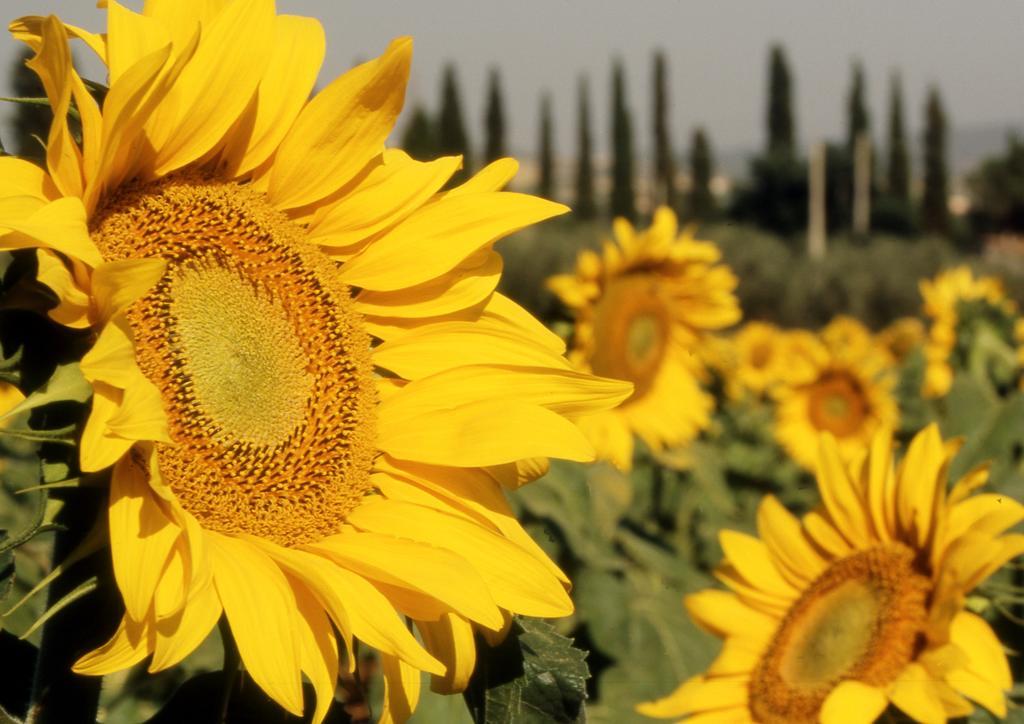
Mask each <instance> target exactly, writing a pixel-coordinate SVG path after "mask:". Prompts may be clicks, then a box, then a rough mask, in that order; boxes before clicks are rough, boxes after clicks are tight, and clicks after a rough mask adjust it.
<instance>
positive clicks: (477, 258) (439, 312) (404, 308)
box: [355, 249, 508, 326]
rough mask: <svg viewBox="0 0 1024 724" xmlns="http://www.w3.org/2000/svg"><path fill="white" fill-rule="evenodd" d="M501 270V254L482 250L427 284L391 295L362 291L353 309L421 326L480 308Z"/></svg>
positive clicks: (495, 285)
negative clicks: (436, 318) (430, 318)
mask: <svg viewBox="0 0 1024 724" xmlns="http://www.w3.org/2000/svg"><path fill="white" fill-rule="evenodd" d="M502 266H503V262H502V259H501V255H500V254H498V253H497V252H495V251H492V250H490V249H483V250H481V251H479V252H477V253H476V254H472V255H471V256H469V257H467V258H466V259H465V260H464V261H463V262H462V263H460V264H459V265H458V266H456V267H455V268H454V269H452V270H451V271H450V272H448V273H447V274H445V275H443V276H440V277H438V278H437V279H431V280H430V281H429V282H424V283H423V284H417V285H415V286H412V287H408V288H407V289H400V290H398V291H394V292H374V291H370V290H368V289H365V290H363V291H362V292H360V293H359V296H358V297H356V299H355V308H356V310H358V311H359V312H361V313H362V314H363V315H368V316H373V317H384V318H393V317H398V318H402V319H413V320H416V322H417V323H418V324H423V323H426V322H429V321H430V320H429V319H427V318H428V317H442V316H444V315H449V314H457V313H459V312H463V311H465V310H469V309H470V308H472V307H477V306H478V305H482V304H483V303H484V302H485V301H486V300H487V299H488V297H490V296H491V294H492V293H493V292H494V290H495V289H496V288H497V286H498V281H499V280H500V279H501V270H502ZM475 316H479V315H475ZM488 321H491V320H488ZM506 326H508V325H506Z"/></svg>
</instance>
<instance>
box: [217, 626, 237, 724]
mask: <svg viewBox="0 0 1024 724" xmlns="http://www.w3.org/2000/svg"><path fill="white" fill-rule="evenodd" d="M217 627H218V628H219V629H220V640H221V643H222V644H223V645H224V666H223V671H224V689H223V691H222V693H221V700H220V719H218V721H219V722H221V724H224V722H226V721H227V720H228V710H229V709H230V708H231V695H232V694H233V693H234V690H235V687H236V686H238V679H239V676H240V675H241V673H242V656H241V654H239V653H238V645H237V644H235V639H234V637H233V636H232V635H231V627H230V626H229V625H228V619H227V616H221V617H220V621H218V622H217Z"/></svg>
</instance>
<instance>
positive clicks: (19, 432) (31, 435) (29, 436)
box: [0, 425, 78, 445]
mask: <svg viewBox="0 0 1024 724" xmlns="http://www.w3.org/2000/svg"><path fill="white" fill-rule="evenodd" d="M77 429H78V428H77V426H76V425H67V426H65V427H58V428H55V429H53V430H33V429H32V428H30V427H17V426H15V427H4V428H0V435H7V436H8V437H16V438H18V439H19V440H28V441H30V442H52V443H56V444H59V445H74V444H75V432H76V431H77Z"/></svg>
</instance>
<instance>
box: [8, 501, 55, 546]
mask: <svg viewBox="0 0 1024 724" xmlns="http://www.w3.org/2000/svg"><path fill="white" fill-rule="evenodd" d="M34 495H35V498H36V500H35V508H34V510H33V511H32V516H31V518H30V519H29V521H28V522H27V523H26V524H25V526H24V527H23V528H22V529H21V530H20V531H18V532H17V533H15V534H14V535H5V536H4V537H3V538H2V539H0V553H6V552H7V551H10V550H13V549H15V548H17V547H18V546H20V545H23V544H24V543H26V542H28V541H29V540H31V539H32V538H33V537H34V536H35V535H37V534H38V533H39V532H40V531H41V529H42V528H43V526H44V525H45V524H46V523H47V507H48V503H49V497H48V494H47V492H46V491H45V490H41V491H38V492H36V493H35V494H34Z"/></svg>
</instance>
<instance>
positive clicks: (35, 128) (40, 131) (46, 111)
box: [9, 48, 53, 163]
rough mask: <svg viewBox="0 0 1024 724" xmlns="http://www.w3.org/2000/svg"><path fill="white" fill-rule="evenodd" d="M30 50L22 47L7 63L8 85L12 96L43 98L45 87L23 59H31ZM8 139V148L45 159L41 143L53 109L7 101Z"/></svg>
mask: <svg viewBox="0 0 1024 724" xmlns="http://www.w3.org/2000/svg"><path fill="white" fill-rule="evenodd" d="M32 56H33V53H32V51H31V50H29V49H28V48H24V49H22V50H21V51H20V52H19V53H18V54H17V55H16V56H15V59H14V63H13V64H12V65H11V81H10V82H11V88H12V89H13V91H14V97H15V98H45V97H46V90H45V89H44V88H43V84H42V82H41V81H40V80H39V76H37V75H36V74H35V73H34V72H33V71H32V70H30V69H29V68H28V67H27V66H26V65H25V62H26V61H28V60H31V59H32ZM11 105H12V106H13V108H12V109H11V110H12V111H13V112H12V114H11V121H10V123H11V128H12V137H13V138H12V140H13V142H12V143H11V144H10V149H9V151H10V152H11V153H13V154H15V155H18V156H21V157H23V158H28V159H31V160H34V161H37V162H40V163H41V162H43V161H44V160H45V159H46V149H45V148H44V146H43V144H42V143H40V141H39V140H38V139H41V140H42V141H43V142H44V143H45V141H46V137H47V134H48V133H49V131H50V122H51V121H52V120H53V112H52V111H51V110H50V108H49V107H48V106H37V105H29V104H27V103H14V104H11Z"/></svg>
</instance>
